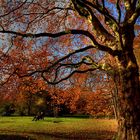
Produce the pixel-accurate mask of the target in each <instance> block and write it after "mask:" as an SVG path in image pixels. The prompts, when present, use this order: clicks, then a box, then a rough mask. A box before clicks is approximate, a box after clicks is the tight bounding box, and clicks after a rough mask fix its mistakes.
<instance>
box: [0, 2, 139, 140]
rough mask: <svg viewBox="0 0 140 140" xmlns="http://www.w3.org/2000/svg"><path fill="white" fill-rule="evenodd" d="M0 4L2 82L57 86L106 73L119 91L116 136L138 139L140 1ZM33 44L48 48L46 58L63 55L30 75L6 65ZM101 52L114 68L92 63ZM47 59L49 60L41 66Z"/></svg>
mask: <svg viewBox="0 0 140 140" xmlns="http://www.w3.org/2000/svg"><path fill="white" fill-rule="evenodd" d="M0 5H1V7H0V8H1V9H0V11H1V12H0V28H1V29H0V36H1V39H3V40H5V41H2V40H1V43H0V44H1V46H2V47H1V48H0V61H1V64H0V66H1V71H0V72H1V73H3V74H4V73H5V76H3V74H1V77H2V78H1V79H2V82H3V83H5V82H4V81H5V80H6V81H8V79H10V77H11V76H13V75H14V74H17V75H18V76H19V77H24V76H31V75H36V74H37V73H39V74H40V76H42V78H43V79H44V80H45V81H47V82H48V83H51V84H57V83H59V82H61V81H64V80H66V79H67V78H69V77H71V76H72V75H73V74H75V73H84V72H88V71H94V70H97V69H98V70H101V71H106V72H107V74H108V75H109V76H110V77H112V78H113V79H114V82H116V85H117V88H118V90H119V92H118V94H117V96H116V100H117V111H118V113H117V114H118V136H117V137H118V139H120V140H139V139H140V104H139V103H140V83H139V68H138V63H137V61H136V57H135V54H134V39H135V36H137V35H138V33H139V31H138V29H139V28H138V27H139V19H138V18H139V16H140V1H139V0H124V1H121V0H116V1H115V0H110V1H107V0H57V1H55V0H51V1H50V0H45V1H44V0H25V1H23V0H17V1H15V0H13V1H7V0H2V1H1V2H0ZM135 29H136V30H135ZM52 38H57V39H52ZM8 42H10V43H8ZM29 43H31V45H30V46H32V49H31V51H34V50H35V48H37V49H38V48H39V47H40V46H41V45H45V46H47V47H46V49H47V50H48V54H50V53H51V52H54V53H55V52H56V51H57V52H58V51H59V56H55V57H51V56H49V55H48V56H46V59H48V60H49V62H48V64H46V63H45V64H46V65H45V66H43V67H40V68H39V66H37V67H33V65H30V67H28V69H26V72H25V70H24V71H23V68H22V66H21V64H19V62H16V63H14V66H12V64H13V62H11V63H10V65H8V63H7V60H11V59H10V58H11V57H10V56H9V55H10V52H11V51H13V50H14V49H17V48H18V49H19V47H20V48H21V51H23V50H24V53H27V50H28V48H29V45H27V44H29ZM21 44H23V45H21ZM27 46H28V47H27ZM23 48H26V49H23ZM61 50H63V54H62V52H61ZM89 50H90V51H89ZM96 50H98V52H96ZM99 51H102V52H105V53H102V55H103V56H105V55H106V54H108V55H109V57H111V58H112V59H113V62H115V64H114V63H110V64H109V63H106V61H105V60H104V61H103V60H101V61H99V60H98V61H97V60H96V61H94V58H95V57H94V56H95V55H97V54H98V53H99ZM95 52H96V53H95ZM81 55H83V57H81ZM103 56H101V57H99V56H98V58H103ZM7 57H8V58H7ZM77 57H79V58H77ZM76 58H77V59H76ZM4 59H6V60H4ZM44 60H45V57H44V58H43V59H42V63H43V62H44ZM55 60H56V61H55ZM25 61H26V62H27V59H26V60H24V61H23V62H24V63H25ZM35 61H36V59H35ZM54 61H55V62H54ZM4 62H6V63H4ZM107 62H109V61H107ZM3 63H4V64H7V65H8V66H7V65H3ZM6 67H8V68H6ZM7 69H9V70H10V71H11V73H10V72H9V71H7ZM53 73H54V74H53ZM50 74H51V78H50ZM59 75H61V76H59ZM50 80H51V81H50Z"/></svg>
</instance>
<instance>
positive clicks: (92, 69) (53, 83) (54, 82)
mask: <svg viewBox="0 0 140 140" xmlns="http://www.w3.org/2000/svg"><path fill="white" fill-rule="evenodd" d="M94 70H96V69H95V68H90V69H86V70H75V71H73V72H72V73H70V74H69V75H68V76H66V77H65V78H62V79H60V80H59V81H53V82H51V81H49V80H48V79H46V78H45V76H44V75H43V73H42V75H41V76H42V78H43V79H44V80H45V81H47V83H48V84H52V85H56V84H58V83H60V82H62V81H65V80H67V79H69V78H70V77H71V76H73V75H74V74H75V73H80V74H83V73H86V72H90V71H94Z"/></svg>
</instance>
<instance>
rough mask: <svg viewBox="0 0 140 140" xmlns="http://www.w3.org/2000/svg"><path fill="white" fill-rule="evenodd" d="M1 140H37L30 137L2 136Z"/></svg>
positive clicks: (0, 136)
mask: <svg viewBox="0 0 140 140" xmlns="http://www.w3.org/2000/svg"><path fill="white" fill-rule="evenodd" d="M0 140H35V139H33V138H30V137H29V136H20V135H4V134H2V135H1V134H0Z"/></svg>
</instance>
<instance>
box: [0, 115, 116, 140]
mask: <svg viewBox="0 0 140 140" xmlns="http://www.w3.org/2000/svg"><path fill="white" fill-rule="evenodd" d="M32 119H33V117H0V134H10V135H11V134H12V135H22V136H27V137H31V138H34V139H36V140H66V139H76V140H88V139H92V140H111V139H112V138H113V137H114V134H115V132H116V130H117V122H116V121H115V120H112V119H92V118H91V119H80V118H50V117H46V118H45V119H44V120H40V121H32ZM1 136H2V135H1ZM10 140H11V139H10Z"/></svg>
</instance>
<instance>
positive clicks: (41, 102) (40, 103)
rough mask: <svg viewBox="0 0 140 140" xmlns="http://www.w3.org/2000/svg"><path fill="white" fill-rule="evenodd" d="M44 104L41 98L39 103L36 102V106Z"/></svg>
mask: <svg viewBox="0 0 140 140" xmlns="http://www.w3.org/2000/svg"><path fill="white" fill-rule="evenodd" d="M43 103H44V100H43V99H42V98H39V99H38V100H37V101H36V105H42V104H43Z"/></svg>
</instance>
